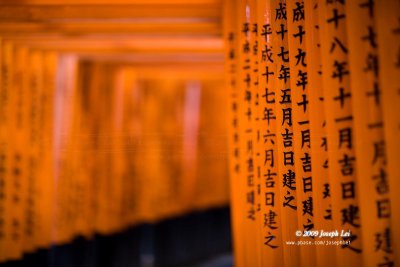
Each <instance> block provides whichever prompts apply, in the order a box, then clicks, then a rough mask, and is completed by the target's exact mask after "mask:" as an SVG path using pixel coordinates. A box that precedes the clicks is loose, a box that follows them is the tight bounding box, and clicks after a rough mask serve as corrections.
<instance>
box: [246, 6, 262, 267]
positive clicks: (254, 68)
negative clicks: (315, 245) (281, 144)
mask: <svg viewBox="0 0 400 267" xmlns="http://www.w3.org/2000/svg"><path fill="white" fill-rule="evenodd" d="M257 2H258V1H256V0H250V1H249V7H250V24H249V27H250V50H251V69H250V83H251V84H250V87H251V89H250V94H251V96H250V105H251V106H252V108H251V111H249V112H251V113H252V114H251V115H249V116H251V124H252V125H251V127H250V128H251V131H252V145H251V146H252V149H253V152H252V153H253V157H252V158H253V167H252V168H253V181H254V185H253V188H254V189H253V197H254V200H253V202H254V203H253V204H254V208H255V218H254V219H255V224H254V226H253V228H254V231H255V237H254V240H253V244H254V252H253V255H254V257H255V260H256V264H257V265H256V266H261V247H262V243H261V242H260V237H261V233H262V228H261V225H262V224H261V223H262V217H261V216H262V214H261V163H262V152H261V151H262V147H261V135H260V127H259V125H260V112H259V108H260V95H259V91H258V88H259V79H258V72H259V43H258V35H259V33H258V16H257V14H258V13H259V11H258V5H257Z"/></svg>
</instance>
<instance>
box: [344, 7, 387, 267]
mask: <svg viewBox="0 0 400 267" xmlns="http://www.w3.org/2000/svg"><path fill="white" fill-rule="evenodd" d="M346 11H347V12H346V13H347V16H348V18H347V28H348V44H349V45H348V48H349V51H350V53H349V67H350V72H351V75H352V76H351V77H352V79H351V88H352V96H353V99H352V101H353V114H354V136H355V138H354V144H355V151H356V157H357V168H358V169H357V175H358V177H360V178H359V183H358V189H359V190H358V193H359V199H360V203H362V205H361V206H360V212H361V218H362V236H363V240H362V244H363V259H364V264H365V265H366V266H382V265H383V266H390V265H392V264H393V261H392V260H393V257H392V246H391V239H392V237H391V229H390V205H389V203H390V200H389V186H388V180H387V175H386V173H387V169H386V151H385V139H384V132H383V121H382V106H381V99H380V84H379V72H378V62H379V54H378V43H377V40H376V23H375V22H376V19H375V6H374V1H372V0H355V1H349V2H348V3H347V6H346Z"/></svg>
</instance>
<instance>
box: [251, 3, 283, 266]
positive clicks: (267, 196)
mask: <svg viewBox="0 0 400 267" xmlns="http://www.w3.org/2000/svg"><path fill="white" fill-rule="evenodd" d="M271 11H272V7H271V2H270V1H264V0H263V1H259V2H258V13H257V17H258V28H259V38H258V40H259V50H260V53H259V71H258V75H259V79H258V90H257V94H258V99H259V100H258V103H259V107H258V110H259V112H258V119H259V121H258V125H259V127H258V128H257V130H258V133H257V134H258V136H259V139H260V141H259V144H258V145H257V146H258V148H259V152H258V153H260V157H261V169H260V175H261V179H262V182H261V188H260V191H261V218H260V221H261V222H260V223H261V227H262V233H261V234H260V238H262V240H261V241H260V242H262V244H263V246H262V248H261V255H262V258H261V262H262V264H263V266H267V265H268V266H281V264H282V261H283V251H282V249H283V246H282V232H281V231H282V224H281V204H280V194H279V193H280V192H279V189H278V187H279V186H280V182H279V179H278V150H277V140H276V129H277V123H276V106H275V101H276V87H275V86H274V81H273V79H272V77H271V76H273V75H274V74H275V73H277V72H278V70H277V66H278V65H277V64H275V60H276V59H275V57H276V56H275V54H273V53H272V23H273V21H272V15H271Z"/></svg>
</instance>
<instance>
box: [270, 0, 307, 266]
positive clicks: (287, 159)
mask: <svg viewBox="0 0 400 267" xmlns="http://www.w3.org/2000/svg"><path fill="white" fill-rule="evenodd" d="M271 8H272V9H273V10H274V11H275V12H271V13H275V14H274V15H272V16H273V18H272V27H271V30H272V34H271V38H272V44H271V46H272V53H273V54H274V55H276V57H275V60H274V61H275V64H276V66H275V67H276V68H275V69H274V71H269V70H268V69H267V71H266V73H265V76H266V77H267V78H268V77H269V76H270V75H273V78H272V80H273V83H272V84H271V88H275V90H276V101H275V107H276V124H277V128H276V135H277V138H276V141H277V157H276V158H277V159H278V177H279V178H278V181H280V182H279V183H278V184H280V187H279V188H280V200H279V201H282V226H284V228H283V229H282V240H283V244H285V242H287V241H292V240H293V238H295V232H296V230H298V224H297V221H298V219H297V196H296V177H295V175H296V173H295V162H294V160H295V155H294V154H295V153H294V147H293V122H292V121H293V120H292V92H291V88H290V67H289V47H288V33H287V32H288V30H287V9H286V1H284V0H274V1H271ZM266 116H267V117H268V116H269V117H270V118H275V116H271V114H266ZM283 256H284V257H283V258H284V264H285V266H296V265H297V264H298V262H299V260H300V258H299V256H300V254H299V247H298V246H295V245H288V246H285V245H284V247H283Z"/></svg>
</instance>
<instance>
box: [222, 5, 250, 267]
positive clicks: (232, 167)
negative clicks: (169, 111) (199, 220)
mask: <svg viewBox="0 0 400 267" xmlns="http://www.w3.org/2000/svg"><path fill="white" fill-rule="evenodd" d="M236 5H237V1H236V0H231V1H230V0H225V1H224V39H225V84H226V95H227V97H228V98H229V104H228V108H229V110H228V142H229V156H228V157H229V179H230V202H231V222H232V233H233V235H232V236H233V251H234V258H235V264H236V265H237V266H245V265H244V262H243V251H244V248H243V236H242V234H243V229H242V228H241V227H240V221H241V218H242V217H243V216H244V215H243V214H242V213H241V212H242V210H241V198H240V196H241V193H240V192H241V188H240V187H241V182H240V179H241V176H240V173H241V171H242V170H241V168H240V147H239V138H240V136H239V118H240V116H239V114H238V110H239V107H238V105H239V104H240V101H239V92H238V89H239V88H238V86H237V78H236V75H237V69H238V65H237V52H238V38H237V37H238V36H237V31H236V18H235V11H236V8H237V6H236Z"/></svg>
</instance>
